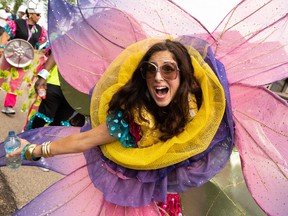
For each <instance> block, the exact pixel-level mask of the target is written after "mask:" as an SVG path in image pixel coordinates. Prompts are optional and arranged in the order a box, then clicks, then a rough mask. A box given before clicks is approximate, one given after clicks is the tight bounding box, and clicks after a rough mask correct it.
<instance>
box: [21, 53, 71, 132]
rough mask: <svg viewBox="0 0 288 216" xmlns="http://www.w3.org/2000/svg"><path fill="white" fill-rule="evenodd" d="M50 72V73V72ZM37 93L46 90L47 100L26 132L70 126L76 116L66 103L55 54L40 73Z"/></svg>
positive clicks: (36, 85) (34, 116) (36, 88)
mask: <svg viewBox="0 0 288 216" xmlns="http://www.w3.org/2000/svg"><path fill="white" fill-rule="evenodd" d="M49 71H50V72H49ZM34 88H35V92H36V93H37V94H39V89H45V90H46V93H45V94H46V95H45V98H42V100H41V103H40V106H39V109H38V112H37V113H35V114H33V116H32V117H31V118H30V120H29V123H28V125H27V127H26V130H30V129H34V128H39V127H43V126H45V125H49V126H70V123H69V121H68V120H69V118H70V117H72V115H73V114H74V109H73V108H72V107H71V106H70V105H69V103H68V102H67V101H66V99H65V97H64V95H63V93H62V90H61V87H60V81H59V77H58V68H57V66H56V63H55V60H54V57H53V54H52V53H51V54H50V55H49V57H48V59H47V61H46V63H45V65H44V68H43V69H42V70H41V71H40V72H39V73H38V80H37V81H36V83H35V87H34Z"/></svg>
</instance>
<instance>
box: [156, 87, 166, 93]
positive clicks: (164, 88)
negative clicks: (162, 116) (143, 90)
mask: <svg viewBox="0 0 288 216" xmlns="http://www.w3.org/2000/svg"><path fill="white" fill-rule="evenodd" d="M168 90H169V89H168V88H167V87H157V88H155V91H156V94H157V95H166V94H167V93H168Z"/></svg>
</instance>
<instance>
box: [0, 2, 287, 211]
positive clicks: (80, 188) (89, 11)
mask: <svg viewBox="0 0 288 216" xmlns="http://www.w3.org/2000/svg"><path fill="white" fill-rule="evenodd" d="M284 1H285V0H273V1H268V0H267V1H266V0H261V3H259V4H258V3H257V4H255V2H254V1H245V0H244V1H242V2H241V3H239V4H238V5H237V6H235V8H233V10H231V11H230V13H229V14H228V15H227V16H226V17H225V18H224V19H223V21H222V22H221V23H220V24H219V26H218V27H217V28H216V29H215V31H214V32H212V33H209V32H208V31H207V29H205V28H204V26H203V25H201V23H199V22H198V21H197V20H195V19H194V17H193V16H192V15H190V14H188V13H186V12H185V11H184V10H181V8H180V7H179V6H178V5H176V4H175V3H173V2H172V1H166V0H163V1H161V0H159V1H157V4H155V1H154V0H143V1H137V2H136V1H127V0H123V1H121V0H117V1H109V2H107V1H101V0H100V1H95V2H92V1H89V2H88V1H85V0H83V1H79V3H78V5H77V7H73V6H71V5H69V4H66V3H65V1H50V6H51V9H50V10H49V12H50V15H51V14H52V15H51V17H52V19H49V25H50V26H49V31H50V35H52V36H55V37H56V39H55V40H54V41H52V47H53V49H54V50H55V54H56V55H55V57H56V60H58V62H57V65H59V67H60V69H61V70H60V71H61V73H62V74H61V75H63V77H64V78H65V79H67V81H68V82H69V83H70V84H71V85H72V86H73V87H74V88H76V89H78V90H82V91H83V92H86V93H87V92H88V91H89V90H90V88H92V87H93V86H94V85H95V83H97V84H96V86H95V90H94V92H93V95H92V104H91V120H92V127H93V128H94V127H96V126H98V125H99V124H101V123H103V122H105V121H106V120H107V121H108V122H110V126H111V127H110V128H111V129H113V128H114V129H115V130H116V131H118V130H119V131H121V132H122V130H123V131H124V132H123V134H126V135H127V133H128V132H129V133H128V134H133V135H134V136H132V138H133V139H134V137H137V136H136V135H137V134H138V135H139V134H140V135H139V136H138V138H141V140H142V142H141V144H143V145H140V146H137V147H136V148H132V147H130V148H125V147H123V146H122V145H121V144H120V142H113V143H112V144H107V145H102V146H101V149H100V148H98V147H96V148H91V149H90V150H88V151H86V152H84V156H83V154H82V153H80V154H73V155H69V156H68V155H64V156H60V155H58V156H55V157H52V158H49V159H47V160H46V162H47V163H46V164H43V163H41V160H40V161H38V162H29V161H28V162H27V161H24V164H27V165H37V166H43V167H46V168H49V169H52V170H54V171H57V172H59V173H62V174H64V175H65V177H64V178H63V179H62V180H61V181H59V182H57V183H56V184H54V185H52V186H51V187H50V188H48V189H47V190H46V191H44V192H43V193H41V194H40V195H39V196H38V197H37V198H36V199H34V200H33V201H31V202H30V203H28V204H27V205H26V206H25V207H24V208H23V209H21V210H20V211H19V212H17V213H16V214H18V215H21V214H22V215H23V214H25V213H26V214H29V215H33V214H34V215H41V214H42V215H45V214H49V213H50V214H53V215H99V214H101V213H102V214H105V213H106V214H107V215H113V214H114V215H129V214H130V215H141V214H142V215H153V213H155V214H158V215H159V214H161V213H163V212H165V211H166V213H167V212H168V213H167V214H172V215H173V213H171V212H174V213H175V212H176V213H175V214H178V213H179V212H177V210H179V208H178V207H179V206H178V205H177V203H175V201H176V200H177V199H178V197H177V196H176V195H175V192H180V191H185V190H187V189H188V188H190V187H196V186H200V185H202V184H205V183H206V182H207V181H208V180H209V179H211V178H212V177H213V176H214V175H215V174H216V173H218V172H219V171H220V170H221V169H222V168H223V166H224V164H225V163H226V161H227V160H228V158H229V156H230V152H231V148H232V144H231V143H233V140H234V139H233V138H234V137H233V125H234V124H235V127H236V137H237V140H235V145H236V146H237V149H238V150H239V153H240V156H241V160H242V164H243V166H242V169H243V174H244V176H245V182H246V184H247V186H248V188H249V192H250V193H251V194H252V196H253V198H254V199H255V200H256V202H257V204H259V206H260V207H261V208H262V209H263V211H264V212H265V213H267V214H268V215H285V214H286V212H287V204H286V205H285V203H286V200H287V193H286V191H287V185H288V184H287V156H288V155H287V151H285V150H283V149H285V146H286V144H287V127H286V125H287V124H286V122H287V103H285V102H284V101H281V100H280V99H279V98H277V97H276V96H274V95H273V94H272V93H271V92H269V91H268V90H267V89H266V88H265V87H261V85H265V84H267V83H270V82H274V81H276V80H279V79H283V78H284V77H287V55H286V53H285V52H283V48H285V47H286V48H287V35H288V34H286V32H285V31H283V29H287V28H285V26H287V10H286V9H287V7H286V9H285V7H284V6H283V5H287V4H285V2H284ZM75 10H77V11H76V13H73V12H75ZM147 14H149V16H147ZM212 15H213V14H212ZM53 16H55V17H57V18H56V19H53ZM70 16H71V17H73V19H72V18H71V19H69V18H70ZM74 18H75V19H74ZM98 18H99V19H100V20H98ZM79 20H80V21H79ZM83 20H84V22H82V21H83ZM135 21H136V22H135ZM246 21H249V22H246ZM244 22H245V25H242V24H243V23H244ZM63 23H65V25H63ZM76 24H77V25H76ZM70 28H71V29H70ZM70 30H71V31H70ZM235 30H236V31H235ZM270 30H273V31H270ZM63 32H66V33H65V34H63ZM83 34H84V36H83ZM191 34H193V35H196V37H198V38H202V39H203V40H201V39H197V38H194V37H192V36H191ZM159 35H176V36H175V38H176V40H177V41H180V42H181V43H182V44H184V45H185V47H186V48H187V49H188V52H189V54H190V56H192V57H191V58H192V65H193V68H194V76H195V78H196V81H197V83H198V85H199V86H200V87H201V91H202V103H201V107H200V108H198V106H195V107H197V108H198V110H197V109H195V110H194V112H195V113H196V112H197V114H196V115H195V117H194V118H193V119H192V120H191V122H190V121H189V123H188V124H187V127H185V129H184V130H183V132H182V133H180V134H179V135H177V136H175V137H172V138H171V139H168V140H167V141H165V142H163V141H161V140H160V141H159V142H157V143H156V144H155V145H151V143H149V141H150V139H145V137H146V136H148V135H151V133H150V134H149V131H151V130H149V127H150V128H151V127H152V128H153V126H154V122H153V121H151V119H153V118H151V115H150V113H148V114H147V115H146V113H145V112H140V115H138V116H142V115H143V116H145V119H149V120H148V121H142V119H141V118H139V119H138V118H137V117H138V116H137V113H139V112H136V114H135V115H134V117H136V118H135V119H134V120H135V122H136V124H135V126H132V127H131V123H130V122H128V123H127V122H122V123H123V124H122V125H123V127H119V125H118V124H116V123H117V121H118V122H119V119H117V118H116V119H115V117H113V115H112V118H109V117H110V116H108V117H107V112H108V110H109V103H110V101H111V98H112V95H114V94H115V92H117V91H118V89H119V88H121V87H122V86H124V85H125V84H126V82H128V81H129V80H130V78H131V76H132V74H133V72H134V71H135V69H137V67H138V65H140V61H141V59H142V57H143V56H144V53H145V52H146V51H147V50H148V49H149V48H150V47H151V46H152V45H153V44H155V43H157V42H158V41H159V40H156V41H154V40H153V39H150V40H146V41H145V40H144V41H145V42H144V41H142V43H141V42H139V43H137V41H139V40H141V39H143V38H149V37H152V36H159ZM179 35H184V36H182V37H178V36H179ZM139 36H140V38H139ZM57 37H58V38H57ZM87 38H93V40H90V41H88V42H87ZM128 38H129V39H128ZM268 39H275V40H276V41H277V42H279V43H269V40H268ZM204 40H205V41H204ZM149 41H150V42H149ZM162 41H164V40H162ZM206 41H208V42H209V43H207V42H206ZM64 42H65V43H64ZM131 44H133V45H132V46H129V45H131ZM128 46H129V47H128ZM127 47H128V48H127ZM104 48H105V49H104ZM119 50H121V52H119ZM123 50H124V52H122V51H123ZM193 50H194V51H193ZM195 50H197V51H195ZM212 50H213V51H212ZM72 52H73V53H74V52H77V53H78V55H75V56H74V55H70V53H72ZM120 53H121V55H120ZM263 53H265V54H266V55H263ZM214 54H215V56H216V57H217V58H215V57H214ZM271 56H277V58H271ZM116 57H117V58H116ZM71 59H72V60H71ZM114 59H115V60H114ZM195 59H196V60H195ZM218 59H220V60H221V62H222V63H224V65H225V68H226V71H227V76H228V79H229V87H228V83H227V79H226V75H225V69H224V66H223V65H222V64H221V63H220V62H219V60H218ZM113 60H114V61H113ZM203 60H204V61H203ZM112 61H113V62H112ZM67 62H68V64H67ZM71 62H73V63H71ZM111 62H112V63H111ZM197 62H198V64H197ZM74 63H75V64H74ZM76 63H77V64H76ZM177 63H178V61H177ZM272 63H273V64H272ZM108 65H109V67H108V68H107V69H106V66H108ZM161 65H162V64H161ZM177 65H178V64H177ZM207 65H209V67H207ZM154 66H155V65H154ZM156 66H157V67H158V66H160V65H156ZM198 66H199V67H198ZM151 67H152V68H153V66H151ZM157 67H156V68H157ZM178 67H179V69H181V68H180V66H179V65H178ZM79 68H81V73H79ZM201 68H205V70H204V71H206V72H205V73H204V74H206V75H207V76H201V74H203V73H201V71H202V72H203V70H202V69H201ZM209 68H210V69H209ZM139 69H140V68H139ZM211 69H212V71H213V72H212V73H209V72H208V71H210V72H211ZM104 71H105V73H104ZM180 71H181V70H180ZM198 72H199V73H198ZM103 73H104V74H103ZM159 73H160V74H161V71H160V72H159ZM159 73H158V72H157V73H156V74H158V75H159ZM213 73H215V74H216V76H217V78H218V79H219V81H220V83H221V86H222V88H223V89H224V92H225V97H226V101H225V103H226V104H225V105H226V109H225V112H224V115H223V113H222V114H221V113H218V114H219V115H217V117H218V118H222V121H221V123H220V126H219V125H218V124H219V120H218V121H217V120H215V119H214V117H215V116H213V113H214V114H215V112H214V111H215V110H214V109H213V107H215V106H216V104H217V103H213V100H212V101H211V100H210V99H211V98H214V99H217V101H219V100H220V101H222V99H223V91H222V93H220V94H219V91H215V92H214V89H219V88H218V87H217V86H218V85H217V84H215V83H219V81H213V80H214V79H213V77H215V75H214V76H213V75H211V74H213ZM100 76H102V77H101V79H100V80H99V82H98V77H100ZM155 77H156V75H155ZM141 79H143V77H142V75H141ZM211 79H212V81H211ZM142 81H145V79H144V80H142ZM89 84H91V85H89ZM214 84H215V85H214ZM208 86H210V87H211V86H214V87H215V88H214V87H213V88H212V89H213V91H209V89H210V90H211V88H208ZM166 87H167V86H161V87H160V88H158V90H157V91H159V92H162V93H163V94H164V93H165V91H166V90H165V89H166ZM138 88H139V86H137V89H138ZM228 88H229V89H230V91H231V98H232V104H230V101H229V91H228ZM193 89H194V88H193ZM220 89H221V88H220ZM205 92H206V93H205ZM207 92H208V93H207ZM216 92H218V94H216V95H215V93H216ZM220 92H221V91H220ZM144 93H146V92H145V91H144V92H142V94H144ZM195 93H196V92H195ZM129 95H130V94H129ZM129 95H128V96H129ZM128 96H127V95H125V99H124V100H127V101H128ZM145 96H146V97H147V95H146V94H145ZM209 98H210V99H209ZM263 98H265V100H263ZM137 99H138V98H137ZM192 99H193V98H192ZM207 99H208V100H207ZM218 99H219V100H218ZM192 101H193V100H192ZM198 101H199V100H198ZM209 101H210V102H211V103H210V102H209ZM193 104H194V103H191V107H193ZM196 104H197V103H196ZM220 104H221V103H220ZM220 104H218V105H220ZM222 105H223V104H222ZM183 106H184V104H183ZM231 106H232V112H231V109H230V107H231ZM275 107H277V113H275V112H273V111H274V110H275ZM204 110H205V113H204ZM221 110H222V109H221V108H220V109H219V110H218V109H217V111H219V112H221ZM222 111H223V110H222ZM271 112H273V115H272V114H271ZM171 113H174V110H173V112H171ZM192 113H193V112H192ZM116 114H117V113H116ZM133 114H134V113H133ZM232 114H233V120H234V123H233V122H232V118H231V115H232ZM120 115H121V114H120ZM210 115H212V116H210ZM116 117H117V116H116ZM120 117H121V116H120ZM120 117H119V118H120ZM202 117H203V118H202ZM212 117H213V118H212ZM128 119H129V118H128ZM196 120H197V121H196ZM204 120H205V121H204ZM210 120H211V121H212V122H213V124H214V123H215V125H214V126H213V127H211V128H210V127H207V128H206V127H203V125H205V126H206V125H207V126H208V125H209V124H207V123H209V122H210ZM114 121H115V124H114V125H113V124H111V122H112V123H113V122H114ZM120 122H121V121H120ZM150 122H152V123H151V125H150V124H148V123H150ZM193 122H194V123H195V122H197V125H196V126H195V125H193V124H194V123H193ZM217 122H218V123H217ZM125 123H127V124H125ZM173 123H174V122H173V121H171V122H169V124H173ZM190 123H191V124H190ZM192 123H193V124H192ZM210 123H211V122H210ZM195 124H196V123H195ZM127 125H129V131H128V132H127V127H125V126H127ZM132 125H134V124H132ZM137 125H140V129H141V130H140V131H141V133H140V132H139V127H138V126H137ZM188 125H189V126H188ZM192 125H193V128H192V127H191V128H190V126H192ZM194 126H195V127H194ZM167 127H168V126H167ZM121 128H122V129H121ZM125 128H126V130H125ZM130 128H133V130H132V131H133V132H130ZM88 129H89V125H86V127H83V128H82V130H81V131H85V130H88ZM202 129H205V130H202ZM115 130H114V131H115ZM215 130H217V132H216V133H215ZM142 131H144V133H143V132H142ZM77 132H79V128H72V127H70V128H59V127H57V128H51V127H47V128H41V129H38V130H33V131H29V132H25V133H23V134H20V136H21V137H22V138H24V139H27V140H29V142H30V143H42V142H46V141H53V140H57V139H59V137H64V136H67V135H69V134H71V133H77ZM153 132H154V131H153ZM153 132H152V137H153V139H152V140H153V141H155V142H156V141H157V139H154V138H155V137H154V136H153V135H154V133H153ZM198 132H199V133H198ZM201 132H203V133H201ZM213 133H214V137H213V139H212V140H210V139H209V137H210V136H212V134H213ZM112 134H113V133H112ZM157 134H158V131H155V136H156V137H157ZM200 134H202V135H203V136H200V137H201V138H203V140H198V138H199V137H198V136H196V135H200ZM51 135H54V136H55V137H53V136H52V137H51ZM186 135H187V136H186ZM121 137H124V139H123V138H122V139H121V140H122V141H124V142H125V141H127V143H128V144H129V143H130V142H129V141H131V139H132V138H131V137H130V138H129V136H128V139H125V138H126V137H127V136H122V133H121V134H120V138H121ZM187 137H189V138H187ZM102 138H103V137H102V136H101V139H102ZM138 138H137V139H135V140H138ZM190 138H191V139H192V140H193V142H195V143H201V144H203V145H201V144H199V145H194V147H195V148H192V149H190V148H189V144H188V147H187V146H185V145H184V144H183V143H186V141H187V143H189V139H190ZM144 140H146V141H145V142H144ZM169 140H171V141H169ZM209 140H210V142H211V143H210V145H208V147H207V146H206V147H205V143H206V142H208V143H209ZM79 143H81V144H82V142H80V141H79ZM138 143H139V142H138ZM164 143H165V144H164ZM175 143H177V145H176V144H175ZM179 143H180V144H179ZM132 144H133V142H132ZM174 144H175V145H174ZM182 144H183V145H182ZM46 145H47V144H45V145H43V146H45V147H44V148H43V149H44V152H45V149H47V148H46V147H47V146H46ZM52 145H53V144H52ZM67 145H68V144H67ZM144 146H145V147H144ZM196 146H197V147H196ZM32 147H33V146H32ZM192 147H193V146H192ZM198 147H199V148H198ZM52 148H53V146H52ZM179 148H180V149H179ZM37 149H38V150H39V147H37ZM29 150H31V148H29ZM137 152H138V153H137ZM46 153H47V152H46ZM46 153H45V155H46V156H48V155H49V154H48V155H47V154H46ZM181 153H183V154H181ZM184 153H186V154H184ZM193 154H195V155H194V156H192V155H193ZM27 156H29V155H27ZM2 157H4V154H3V153H2ZM0 159H1V158H0ZM181 160H182V162H180V161H181ZM162 161H163V162H162ZM173 161H174V162H173ZM2 163H3V160H2ZM159 164H160V165H159ZM171 164H173V165H171ZM255 170H256V171H255ZM181 179H182V180H183V179H184V180H183V181H180V180H181ZM60 191H61V192H60ZM170 192H172V195H171V194H170ZM167 194H169V195H168V197H170V198H168V200H169V201H168V202H167V203H165V201H167V200H166V199H167V196H166V195H167ZM279 200H281V202H279ZM163 202H164V203H163ZM204 202H205V203H206V200H205V201H204ZM156 203H157V204H158V205H157V206H156ZM220 203H221V204H220V205H222V202H220ZM168 204H172V205H168ZM233 205H235V204H234V203H233ZM139 206H142V207H139ZM168 206H170V207H168ZM276 206H277V207H276ZM211 207H212V206H211ZM221 207H222V206H221ZM235 208H237V206H235ZM162 209H164V210H165V211H162ZM171 209H173V210H172V211H171ZM174 210H175V211H174ZM237 210H238V209H237ZM243 211H244V212H246V211H245V209H244V210H243ZM207 215H208V214H207Z"/></svg>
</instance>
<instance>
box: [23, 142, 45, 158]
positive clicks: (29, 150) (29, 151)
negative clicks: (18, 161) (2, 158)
mask: <svg viewBox="0 0 288 216" xmlns="http://www.w3.org/2000/svg"><path fill="white" fill-rule="evenodd" d="M36 147H37V145H35V144H30V143H29V144H27V145H25V147H24V148H23V150H22V153H21V155H22V157H23V159H24V160H28V161H38V160H40V159H41V157H34V156H33V151H34V150H35V148H36Z"/></svg>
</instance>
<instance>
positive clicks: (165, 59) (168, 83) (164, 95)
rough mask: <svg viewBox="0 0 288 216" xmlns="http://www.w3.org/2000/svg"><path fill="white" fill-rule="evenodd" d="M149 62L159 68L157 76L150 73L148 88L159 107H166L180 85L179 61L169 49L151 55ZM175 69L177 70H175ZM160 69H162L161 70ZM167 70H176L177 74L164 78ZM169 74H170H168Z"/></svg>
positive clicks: (147, 81) (147, 80) (147, 79)
mask: <svg viewBox="0 0 288 216" xmlns="http://www.w3.org/2000/svg"><path fill="white" fill-rule="evenodd" d="M149 63H152V64H153V65H155V66H157V68H158V70H157V72H156V73H155V76H151V73H150V75H149V78H147V77H146V83H147V87H148V90H149V92H150V95H151V96H152V98H153V99H154V101H155V102H156V104H157V105H158V106H159V107H165V106H167V105H169V104H170V102H171V101H172V100H173V98H174V96H175V94H176V92H177V90H178V88H179V85H180V74H179V69H178V66H177V62H176V61H175V60H174V59H173V54H172V53H170V52H169V51H160V52H156V53H154V54H153V55H152V56H151V58H150V59H149ZM161 66H163V67H161ZM167 66H168V67H167ZM171 66H172V67H171ZM173 69H174V70H176V71H174V72H173ZM160 70H162V71H161V72H160ZM165 72H169V73H170V72H172V73H175V72H176V73H177V74H176V75H175V76H172V78H171V77H169V78H163V73H165ZM166 75H167V73H166ZM164 76H165V75H164ZM168 76H170V74H168Z"/></svg>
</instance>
